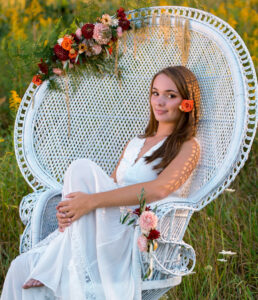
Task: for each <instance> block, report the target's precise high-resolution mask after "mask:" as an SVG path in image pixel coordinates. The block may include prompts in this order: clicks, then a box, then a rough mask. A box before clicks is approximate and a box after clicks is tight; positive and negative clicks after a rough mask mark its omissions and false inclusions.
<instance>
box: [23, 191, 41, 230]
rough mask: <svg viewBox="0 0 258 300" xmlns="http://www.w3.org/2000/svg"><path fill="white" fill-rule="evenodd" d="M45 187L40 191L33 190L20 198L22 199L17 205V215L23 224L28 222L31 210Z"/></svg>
mask: <svg viewBox="0 0 258 300" xmlns="http://www.w3.org/2000/svg"><path fill="white" fill-rule="evenodd" d="M45 191H46V189H42V190H40V191H35V192H33V193H30V194H28V195H26V196H25V197H23V198H22V201H21V203H20V206H19V215H20V218H21V221H22V223H23V224H24V225H27V224H28V222H30V219H31V216H32V213H33V210H34V208H35V205H36V203H37V201H38V199H39V197H40V195H41V194H42V193H45Z"/></svg>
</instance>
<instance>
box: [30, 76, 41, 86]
mask: <svg viewBox="0 0 258 300" xmlns="http://www.w3.org/2000/svg"><path fill="white" fill-rule="evenodd" d="M32 82H33V83H34V84H36V85H41V84H42V80H41V76H40V75H34V76H33V78H32Z"/></svg>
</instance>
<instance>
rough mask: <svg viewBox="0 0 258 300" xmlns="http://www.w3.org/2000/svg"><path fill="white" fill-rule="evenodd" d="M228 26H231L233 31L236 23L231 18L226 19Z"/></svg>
mask: <svg viewBox="0 0 258 300" xmlns="http://www.w3.org/2000/svg"><path fill="white" fill-rule="evenodd" d="M228 24H229V25H230V26H232V27H233V28H234V29H235V28H236V25H237V21H236V20H235V19H233V18H232V17H231V16H230V17H229V18H228Z"/></svg>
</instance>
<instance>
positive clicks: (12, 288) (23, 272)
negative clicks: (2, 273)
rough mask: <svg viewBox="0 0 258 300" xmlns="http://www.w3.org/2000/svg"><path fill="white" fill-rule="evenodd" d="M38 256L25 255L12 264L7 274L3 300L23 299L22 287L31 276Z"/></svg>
mask: <svg viewBox="0 0 258 300" xmlns="http://www.w3.org/2000/svg"><path fill="white" fill-rule="evenodd" d="M37 255H38V254H37V253H23V254H21V255H19V256H17V257H16V258H15V259H14V260H13V261H12V262H11V265H10V267H9V270H8V272H7V274H6V278H5V282H4V286H3V290H2V295H1V300H11V299H12V300H21V299H22V286H23V284H24V281H25V280H26V278H27V277H28V275H29V274H30V271H31V267H32V265H33V260H34V259H36V258H37Z"/></svg>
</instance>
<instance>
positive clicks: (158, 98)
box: [156, 95, 165, 106]
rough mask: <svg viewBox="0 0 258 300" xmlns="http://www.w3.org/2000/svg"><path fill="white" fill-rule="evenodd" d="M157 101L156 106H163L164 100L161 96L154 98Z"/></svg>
mask: <svg viewBox="0 0 258 300" xmlns="http://www.w3.org/2000/svg"><path fill="white" fill-rule="evenodd" d="M156 100H157V105H160V106H163V105H164V104H165V99H164V97H163V95H160V96H159V97H157V98H156Z"/></svg>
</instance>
